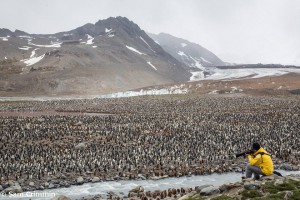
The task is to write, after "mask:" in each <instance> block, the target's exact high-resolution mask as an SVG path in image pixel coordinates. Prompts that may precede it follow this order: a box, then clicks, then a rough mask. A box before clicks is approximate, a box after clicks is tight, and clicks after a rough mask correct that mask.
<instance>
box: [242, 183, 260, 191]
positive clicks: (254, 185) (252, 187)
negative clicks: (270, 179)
mask: <svg viewBox="0 0 300 200" xmlns="http://www.w3.org/2000/svg"><path fill="white" fill-rule="evenodd" d="M244 188H245V189H247V190H257V189H259V188H260V183H258V182H254V181H250V182H246V183H245V184H244Z"/></svg>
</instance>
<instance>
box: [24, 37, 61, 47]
mask: <svg viewBox="0 0 300 200" xmlns="http://www.w3.org/2000/svg"><path fill="white" fill-rule="evenodd" d="M51 43H52V44H48V45H40V44H34V43H32V42H31V40H30V39H29V40H28V44H29V45H33V46H36V47H46V48H59V47H61V44H62V43H61V42H60V43H59V42H51Z"/></svg>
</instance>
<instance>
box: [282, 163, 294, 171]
mask: <svg viewBox="0 0 300 200" xmlns="http://www.w3.org/2000/svg"><path fill="white" fill-rule="evenodd" d="M281 168H282V169H284V170H288V171H292V170H293V166H292V165H291V164H288V163H285V164H283V165H282V166H281Z"/></svg>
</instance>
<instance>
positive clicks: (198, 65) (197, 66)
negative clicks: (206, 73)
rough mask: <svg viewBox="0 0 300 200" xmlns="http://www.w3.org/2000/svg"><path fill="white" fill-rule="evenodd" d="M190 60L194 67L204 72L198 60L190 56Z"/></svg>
mask: <svg viewBox="0 0 300 200" xmlns="http://www.w3.org/2000/svg"><path fill="white" fill-rule="evenodd" d="M190 58H191V59H192V60H193V61H194V62H195V63H194V66H195V67H196V68H199V69H202V70H205V67H203V65H202V64H201V63H200V62H199V60H198V59H197V58H193V57H192V56H190Z"/></svg>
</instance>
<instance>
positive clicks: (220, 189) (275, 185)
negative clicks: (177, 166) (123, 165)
mask: <svg viewBox="0 0 300 200" xmlns="http://www.w3.org/2000/svg"><path fill="white" fill-rule="evenodd" d="M253 198H255V199H257V200H259V199H261V200H268V199H274V200H275V199H285V200H288V199H291V200H296V199H300V175H299V174H297V175H295V174H294V175H287V176H285V177H280V176H277V175H270V176H266V177H262V178H261V179H260V180H258V181H256V180H255V181H254V180H253V179H251V178H250V179H242V181H241V182H236V183H226V184H223V185H221V186H213V185H201V186H196V187H194V188H187V187H182V188H169V189H168V190H155V191H145V190H144V188H143V187H142V186H137V187H136V188H133V189H132V190H130V191H129V193H128V194H127V195H124V196H118V195H116V194H114V193H113V192H109V193H108V194H107V196H106V197H105V196H101V195H95V196H88V197H84V198H81V199H80V200H101V199H115V200H119V199H132V200H140V199H141V200H149V199H156V200H160V199H166V200H173V199H178V200H185V199H186V200H194V199H195V200H204V199H208V200H234V199H239V200H244V199H253ZM52 200H70V198H69V197H67V196H63V195H61V196H57V197H54V198H52Z"/></svg>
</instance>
